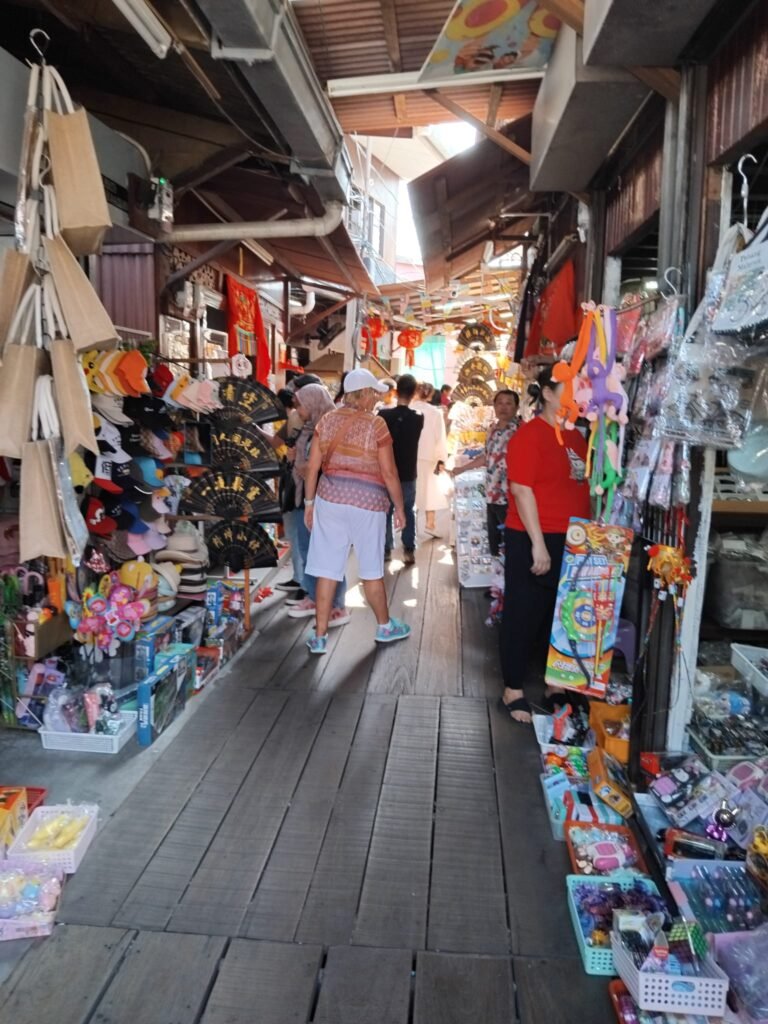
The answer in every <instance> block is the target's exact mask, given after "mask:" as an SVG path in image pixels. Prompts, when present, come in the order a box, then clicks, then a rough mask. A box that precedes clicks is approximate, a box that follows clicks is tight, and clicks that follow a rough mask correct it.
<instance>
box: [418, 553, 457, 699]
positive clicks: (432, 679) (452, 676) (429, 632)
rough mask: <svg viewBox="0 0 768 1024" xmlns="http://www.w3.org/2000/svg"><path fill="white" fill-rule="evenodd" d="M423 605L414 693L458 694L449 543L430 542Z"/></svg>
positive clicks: (453, 568)
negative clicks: (429, 560) (427, 640)
mask: <svg viewBox="0 0 768 1024" xmlns="http://www.w3.org/2000/svg"><path fill="white" fill-rule="evenodd" d="M421 601H422V604H423V605H424V625H423V632H422V637H423V638H424V639H426V638H429V642H422V643H421V644H420V645H419V647H420V655H421V656H420V657H419V661H418V669H417V672H416V688H415V691H414V692H416V693H419V694H429V695H434V696H436V697H439V696H444V695H447V696H453V695H458V694H460V693H461V654H460V651H461V639H460V636H459V628H460V626H459V591H458V587H457V585H456V566H455V564H454V554H453V551H452V549H451V548H450V546H449V545H448V544H446V543H444V542H441V541H433V542H432V564H431V567H430V572H429V583H428V586H427V588H426V590H422V591H421Z"/></svg>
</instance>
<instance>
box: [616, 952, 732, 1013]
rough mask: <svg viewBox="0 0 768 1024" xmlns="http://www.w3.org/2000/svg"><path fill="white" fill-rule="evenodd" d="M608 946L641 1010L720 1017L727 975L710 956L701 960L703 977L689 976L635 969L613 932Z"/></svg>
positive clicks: (726, 987)
mask: <svg viewBox="0 0 768 1024" xmlns="http://www.w3.org/2000/svg"><path fill="white" fill-rule="evenodd" d="M611 948H612V950H613V962H614V965H615V967H616V971H617V972H618V974H619V976H620V978H621V980H622V981H623V982H624V984H625V985H626V986H627V988H628V989H629V994H630V995H631V996H632V998H633V999H634V1000H635V1002H636V1003H637V1005H638V1006H639V1007H640V1009H641V1010H653V1011H656V1012H658V1013H680V1014H683V1013H690V1014H699V1015H700V1016H703V1017H722V1016H723V1013H724V1012H725V998H726V996H727V995H728V985H729V981H728V976H727V975H726V974H725V973H724V972H723V971H721V970H720V968H719V967H718V966H717V964H716V963H715V961H714V960H712V958H711V957H707V958H706V960H705V961H704V967H705V969H706V971H707V974H706V975H705V976H701V977H695V976H691V977H689V976H688V975H684V976H683V975H679V974H656V973H651V972H650V971H641V970H638V968H637V967H635V964H634V961H633V960H632V957H631V956H630V955H629V953H628V952H627V951H626V949H625V948H624V946H623V945H622V944H621V942H620V940H619V939H618V937H617V936H616V934H615V933H613V934H612V935H611Z"/></svg>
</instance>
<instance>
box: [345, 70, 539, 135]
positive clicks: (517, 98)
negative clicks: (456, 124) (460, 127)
mask: <svg viewBox="0 0 768 1024" xmlns="http://www.w3.org/2000/svg"><path fill="white" fill-rule="evenodd" d="M538 87H539V83H538V82H537V81H527V82H508V83H506V84H505V86H504V91H503V93H502V98H501V102H500V103H499V109H498V112H497V115H496V120H497V121H498V122H505V121H516V120H518V118H521V117H525V115H526V114H530V112H531V111H532V110H533V104H534V102H535V100H536V93H537V92H538ZM401 97H402V103H403V104H404V112H405V113H404V117H403V119H402V120H401V119H399V118H398V115H397V111H396V109H395V101H394V97H393V96H355V97H346V96H345V97H343V98H339V99H334V100H333V108H334V110H335V111H336V116H337V117H338V119H339V121H340V122H341V126H342V128H343V129H344V131H345V132H359V133H360V134H362V135H364V134H366V133H367V132H373V131H382V130H386V129H391V130H393V129H396V128H397V127H398V126H402V125H409V126H411V127H426V126H427V125H430V124H442V123H444V122H447V121H455V120H456V118H455V117H454V116H453V114H451V113H449V111H447V110H446V109H445V108H444V107H441V106H440V105H439V104H437V103H435V101H434V100H431V99H430V98H429V97H428V96H426V95H425V94H424V93H421V92H408V93H401ZM450 97H451V99H452V100H453V101H454V102H455V103H458V104H459V106H462V107H464V108H465V109H466V110H468V111H469V112H470V113H471V114H474V115H475V117H479V118H481V119H482V120H483V121H485V119H486V117H487V115H488V104H489V98H490V86H487V85H474V86H465V87H464V88H460V89H451V91H450Z"/></svg>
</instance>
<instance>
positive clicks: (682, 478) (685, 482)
mask: <svg viewBox="0 0 768 1024" xmlns="http://www.w3.org/2000/svg"><path fill="white" fill-rule="evenodd" d="M690 500H691V446H690V445H689V444H679V445H677V446H676V448H675V474H674V477H673V479H672V504H673V506H674V507H675V508H678V507H679V506H680V505H688V504H689V503H690Z"/></svg>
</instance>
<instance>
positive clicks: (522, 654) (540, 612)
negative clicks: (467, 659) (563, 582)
mask: <svg viewBox="0 0 768 1024" xmlns="http://www.w3.org/2000/svg"><path fill="white" fill-rule="evenodd" d="M544 543H545V544H546V545H547V550H548V551H549V555H550V558H551V559H552V565H551V567H550V570H549V572H548V573H547V574H546V575H545V576H534V575H533V573H532V572H531V565H532V564H533V554H532V545H531V539H530V537H529V536H528V534H527V533H526V532H525V531H524V530H510V529H508V528H507V529H506V530H505V531H504V614H503V616H502V620H501V634H500V649H501V671H502V673H503V675H504V685H505V686H508V687H509V688H510V689H512V690H520V689H522V685H523V682H524V680H525V677H526V673H527V670H528V665H529V662H530V661H531V658H532V657H533V656H536V657H537V658H538V657H539V656H540V654H542V653H543V652H544V651H545V650H546V643H547V641H548V640H549V632H550V629H551V626H552V617H553V615H554V614H555V602H556V599H557V584H558V581H559V579H560V565H561V563H562V560H563V548H564V547H565V534H564V533H545V534H544Z"/></svg>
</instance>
